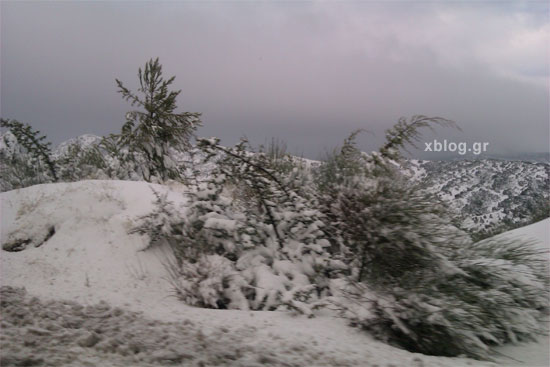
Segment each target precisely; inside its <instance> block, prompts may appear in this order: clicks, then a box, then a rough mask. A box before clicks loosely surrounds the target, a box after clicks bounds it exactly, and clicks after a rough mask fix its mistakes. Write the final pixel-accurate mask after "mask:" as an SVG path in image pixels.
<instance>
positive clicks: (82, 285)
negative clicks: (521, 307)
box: [0, 181, 550, 366]
mask: <svg viewBox="0 0 550 367" xmlns="http://www.w3.org/2000/svg"><path fill="white" fill-rule="evenodd" d="M151 188H153V189H154V190H156V191H157V192H159V193H167V194H168V198H169V199H170V200H172V201H173V202H174V203H175V204H176V205H184V204H185V199H184V196H183V195H182V194H183V193H184V192H185V187H183V186H178V185H173V186H171V187H168V186H159V185H151V184H147V183H143V182H123V181H83V182H78V183H60V184H49V185H37V186H33V187H29V188H25V189H21V190H14V191H10V192H6V193H2V194H0V204H1V210H0V215H1V240H2V244H4V243H9V242H12V243H13V242H14V241H16V240H26V239H29V238H33V239H35V240H36V239H42V240H43V239H45V238H48V234H51V233H52V230H51V229H52V228H53V229H54V230H55V233H54V234H53V236H51V237H50V238H49V239H48V240H47V241H45V242H44V243H42V244H41V245H40V246H39V247H35V246H34V245H35V244H38V243H40V242H41V241H37V242H36V243H31V244H29V245H28V246H27V248H26V249H25V250H23V251H19V252H7V251H1V258H0V265H1V268H0V275H1V277H0V279H1V280H0V285H2V286H12V287H25V289H26V291H27V292H28V296H24V295H22V294H20V293H17V291H13V290H9V291H7V293H6V292H4V293H3V295H2V296H3V299H12V300H13V302H15V303H17V304H23V305H25V307H26V308H28V309H44V310H46V311H44V312H46V313H43V314H44V315H46V314H47V312H50V313H51V314H55V315H58V314H59V315H58V317H57V316H56V317H55V318H54V319H55V320H61V321H60V322H61V324H60V325H61V326H63V322H65V321H66V319H67V318H69V316H70V315H72V316H71V317H81V318H86V313H84V314H83V313H82V312H80V313H78V312H77V311H74V312H77V316H75V315H73V314H72V313H71V312H73V311H71V312H69V311H67V312H66V313H67V315H66V316H63V310H65V308H67V310H69V309H71V310H72V309H73V308H74V309H75V310H77V309H78V308H79V306H78V304H81V305H84V306H90V305H95V306H90V307H87V308H84V310H88V311H87V312H88V313H89V314H90V315H91V316H90V317H88V318H87V319H86V320H88V319H89V320H97V319H98V318H97V317H96V316H97V314H98V313H99V314H101V315H104V317H108V318H109V320H111V322H114V323H116V325H115V326H116V327H115V329H113V330H111V329H109V330H100V329H101V327H103V326H104V325H103V326H101V325H99V326H98V324H97V321H95V323H94V322H92V323H90V322H91V321H83V323H84V324H83V325H85V326H84V327H87V328H89V329H87V330H84V331H83V332H82V334H78V335H76V334H75V335H74V338H73V337H67V335H68V334H67V332H68V331H67V330H69V329H67V330H65V329H63V330H65V334H63V335H65V339H67V343H69V345H68V346H67V345H64V344H63V345H62V344H55V343H54V344H52V342H51V340H53V339H55V340H57V339H59V340H65V339H63V338H58V337H59V335H57V334H55V333H61V331H59V330H58V328H59V327H60V326H59V325H57V326H56V324H55V322H54V323H53V324H52V321H51V319H49V318H48V317H46V316H40V318H38V319H37V320H35V321H32V320H33V319H32V317H31V316H29V317H30V321H29V322H30V324H29V325H19V324H17V322H19V321H17V320H19V319H18V318H17V317H18V316H17V311H16V310H14V309H13V307H12V309H9V310H7V311H5V312H6V315H7V316H9V317H5V316H4V315H2V316H3V320H8V321H6V322H7V324H5V325H4V321H3V332H2V334H5V335H2V336H1V341H2V355H3V356H4V355H5V354H6V352H7V350H8V349H11V348H13V349H14V350H15V351H11V350H10V352H13V353H15V354H14V355H16V357H17V356H18V357H21V355H22V354H25V353H30V351H31V350H32V351H33V353H35V352H36V351H37V350H40V352H41V353H42V358H43V359H44V360H45V361H49V363H50V365H75V366H78V365H86V364H97V365H101V366H108V365H112V366H124V365H136V366H148V365H164V364H170V363H172V364H173V363H182V364H183V365H197V366H199V365H205V366H206V365H216V364H218V365H230V366H255V365H272V366H285V365H287V366H375V365H377V366H491V365H495V364H492V363H488V362H480V361H474V360H469V359H465V358H442V357H432V356H425V355H421V354H413V353H409V352H407V351H404V350H401V349H397V348H394V347H391V346H388V345H386V344H384V343H381V342H378V341H375V340H374V339H373V338H372V337H370V336H369V335H368V334H366V333H364V332H362V331H360V330H358V329H355V328H351V327H349V326H348V325H347V324H346V321H345V320H343V319H340V318H337V317H335V316H334V315H332V314H330V313H329V312H325V313H323V314H321V315H318V316H317V317H315V318H311V319H310V318H306V317H303V316H297V315H293V314H291V313H287V312H264V311H255V312H249V311H236V310H211V309H200V308H193V307H188V306H186V305H184V304H182V303H181V302H180V301H178V300H177V299H176V298H175V297H172V293H171V287H170V284H169V282H168V281H167V280H166V271H165V268H164V266H163V262H165V261H166V257H167V256H169V255H168V252H166V251H163V250H162V249H161V248H156V249H149V250H147V251H142V249H143V248H144V247H145V245H146V243H147V241H146V240H145V239H144V238H142V237H140V236H139V235H137V234H131V235H129V234H128V230H129V229H130V228H131V227H132V225H133V220H134V219H135V218H136V217H138V216H139V215H143V214H146V213H148V212H149V211H150V210H151V209H152V208H153V205H152V202H153V201H154V199H155V196H154V194H153V191H152V190H151ZM549 230H550V220H545V221H543V222H540V223H536V224H534V225H532V226H528V227H525V228H521V229H518V230H515V231H512V232H510V233H507V234H505V235H517V236H526V235H529V236H531V237H534V238H535V239H536V240H537V241H538V246H541V247H544V248H550V239H549V233H548V232H549ZM10 292H11V293H10ZM33 296H36V297H38V299H34V300H33V299H32V297H33ZM25 297H26V298H25ZM60 300H67V301H70V302H65V303H63V302H60ZM100 301H105V302H106V304H100V305H98V302H100ZM71 302H77V303H78V304H75V303H71ZM107 305H108V306H107ZM33 307H34V308H33ZM64 307H65V308H64ZM115 308H119V309H120V310H118V311H114V310H115ZM10 310H11V311H10ZM106 310H107V311H106ZM109 310H110V311H109ZM133 312H141V314H137V315H136V314H134V313H133ZM106 313H107V314H108V316H105V315H106ZM41 315H42V313H41ZM25 317H26V316H25ZM25 317H23V319H25ZM10 320H11V321H10ZM14 320H15V321H14ZM25 320H26V319H25ZM63 320H64V321H63ZM83 320H84V319H83ZM33 322H34V324H33ZM87 322H88V323H87ZM182 323H183V324H182ZM15 324H17V327H16V328H15V327H14V325H15ZM52 325H53V326H52ZM86 325H87V326H86ZM181 325H184V326H185V325H188V327H182V326H181ZM6 326H9V327H8V328H6ZM48 327H49V328H51V329H54V330H49V329H47V328H48ZM96 329H97V330H100V331H102V333H100V334H98V333H97V332H96V331H97V330H96ZM70 330H73V329H70ZM70 330H69V331H70ZM94 330H96V331H94ZM184 330H186V331H184ZM71 332H72V331H71ZM41 333H42V334H41ZM52 333H53V334H55V335H57V336H56V337H49V336H50V335H53V334H52ZM86 333H87V334H86ZM94 333H95V336H94ZM136 334H139V335H143V337H144V338H149V339H147V340H145V341H142V344H143V343H144V345H146V346H147V345H149V349H147V348H146V347H143V348H142V350H141V352H138V353H134V354H132V355H129V354H128V350H129V349H128V348H130V349H131V345H130V344H128V343H127V345H126V344H124V343H125V342H126V341H127V340H133V339H132V337H131V336H132V335H136ZM29 335H33V338H34V342H35V344H36V343H39V344H40V340H42V339H40V338H41V337H44V340H46V338H45V336H47V337H48V338H47V340H48V343H50V344H47V345H46V344H45V345H43V346H41V348H38V349H37V347H36V345H34V346H33V345H25V344H22V345H17V340H19V339H21V340H25V341H27V339H28V338H29ZM37 335H38V336H37ZM71 335H72V334H71ZM96 337H97V338H99V340H95V343H94V342H93V341H94V340H93V339H94V338H96ZM153 337H155V338H156V339H155V338H153ZM10 338H11V340H10ZM37 338H38V339H37ZM151 338H152V339H151ZM31 339H32V338H31ZM72 339H74V343H73V341H72ZM157 339H158V340H162V342H158V340H157ZM37 340H38V341H37ZM88 342H89V343H88ZM70 343H73V344H70ZM109 343H111V344H117V343H122V344H124V345H121V346H119V347H116V346H115V347H109V345H110V344H109ZM147 343H149V344H147ZM20 344H21V343H20ZM30 344H32V343H30ZM89 344H92V346H89ZM182 345H183V347H184V349H186V350H185V352H182V351H181V347H182ZM547 346H548V338H543V339H541V341H540V342H539V343H531V344H528V345H521V346H506V347H504V348H502V349H501V350H500V352H501V353H502V354H503V355H507V356H509V357H512V358H513V359H510V358H507V357H499V358H500V359H499V362H498V364H497V365H504V364H507V365H518V366H519V365H524V366H548V365H549V363H548V349H546V348H547ZM153 347H154V348H153ZM178 347H180V349H178ZM109 348H111V349H109ZM151 348H153V349H154V350H155V353H157V355H156V356H157V357H154V358H153V357H152V356H151ZM60 350H69V351H70V353H72V354H71V356H66V358H65V359H62V358H61V359H60V358H58V359H55V355H56V353H58V354H59V353H62V352H60ZM63 353H65V352H63ZM67 353H68V352H67ZM170 353H171V354H170ZM178 353H179V354H178ZM167 356H168V357H167ZM170 356H172V357H173V358H172V359H171V357H170ZM174 356H175V357H174ZM184 356H185V357H184ZM213 356H215V357H216V358H214V357H213ZM223 356H226V358H225V359H224V357H223ZM58 357H59V356H58ZM14 358H15V357H14ZM71 358H72V359H71ZM155 358H156V359H155ZM212 358H214V359H212ZM54 360H55V361H54ZM184 360H185V363H184V362H183V361H184ZM52 361H54V362H55V363H54V362H52ZM178 361H179V362H178ZM216 361H217V362H216ZM9 363H16V362H13V361H12V362H10V360H2V365H9ZM44 364H45V365H48V363H46V362H44Z"/></svg>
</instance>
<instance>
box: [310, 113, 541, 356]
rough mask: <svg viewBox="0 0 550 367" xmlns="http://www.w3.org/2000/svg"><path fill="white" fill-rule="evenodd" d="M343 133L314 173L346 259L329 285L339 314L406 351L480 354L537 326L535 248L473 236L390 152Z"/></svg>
mask: <svg viewBox="0 0 550 367" xmlns="http://www.w3.org/2000/svg"><path fill="white" fill-rule="evenodd" d="M413 121H415V120H414V119H413ZM401 130H402V131H410V130H407V129H406V127H405V126H401ZM390 137H391V138H392V139H393V140H394V141H399V139H398V138H397V135H395V134H390ZM353 138H354V135H352V136H351V137H350V139H348V140H347V141H346V142H345V144H344V146H343V148H342V149H341V151H340V152H338V153H337V154H335V156H334V157H333V158H332V159H331V160H330V161H329V164H327V165H326V166H321V168H320V169H319V171H318V173H317V174H318V176H319V178H318V179H317V180H316V182H318V183H319V192H320V202H321V205H320V208H321V210H322V211H323V212H324V213H325V215H326V216H327V217H328V218H330V226H331V232H330V233H332V234H333V236H331V240H333V241H335V240H337V241H339V243H340V244H341V248H342V249H344V251H342V257H343V259H344V260H345V262H346V264H348V266H349V267H350V276H349V277H346V278H344V279H339V280H338V281H337V282H333V285H332V287H331V289H332V293H333V301H334V302H335V304H337V305H338V307H339V308H340V309H341V310H342V311H343V314H344V315H345V316H346V317H349V318H350V319H351V320H352V322H353V323H354V324H356V325H359V326H361V327H363V328H365V329H368V330H370V331H371V332H373V333H374V334H375V335H377V336H379V337H380V338H382V339H384V340H387V341H391V342H393V343H395V344H397V345H400V346H402V347H405V348H407V349H409V350H411V351H417V352H422V353H428V354H438V355H448V356H456V355H459V354H466V355H469V356H471V357H477V358H487V357H488V350H489V347H490V345H493V344H502V343H505V342H508V341H514V340H516V339H517V340H521V339H528V338H533V337H535V336H536V335H538V333H541V332H543V331H544V328H543V327H541V326H540V325H541V324H540V323H538V319H539V318H540V317H541V311H545V310H547V309H548V291H547V284H548V273H547V268H545V266H546V263H545V261H540V260H539V258H538V256H540V254H537V253H536V251H533V250H529V246H528V245H524V244H521V243H518V242H515V243H506V242H504V241H502V240H500V241H496V240H495V241H494V242H493V243H477V244H476V243H474V242H473V241H472V240H471V238H470V237H469V236H468V235H467V234H466V233H465V232H462V231H460V230H459V229H457V228H456V227H454V226H453V225H452V219H451V218H449V217H448V215H447V214H446V213H447V211H446V208H445V207H444V206H443V205H442V204H441V203H440V202H438V201H437V200H435V199H434V198H433V197H430V196H429V195H426V194H424V193H422V191H420V190H418V189H417V188H415V187H414V186H411V185H410V183H408V182H407V181H406V180H404V178H403V177H402V176H401V174H400V173H399V171H398V170H396V169H395V168H394V167H396V165H397V164H398V163H399V162H398V160H399V155H398V153H396V152H390V153H391V154H388V150H386V151H384V150H381V152H380V153H373V154H371V155H366V154H364V153H361V152H360V151H359V150H358V149H357V148H355V146H354V143H353ZM405 140H406V139H401V141H405ZM385 147H389V145H386V146H385ZM393 148H397V147H393ZM387 149H389V148H387ZM518 274H520V275H518Z"/></svg>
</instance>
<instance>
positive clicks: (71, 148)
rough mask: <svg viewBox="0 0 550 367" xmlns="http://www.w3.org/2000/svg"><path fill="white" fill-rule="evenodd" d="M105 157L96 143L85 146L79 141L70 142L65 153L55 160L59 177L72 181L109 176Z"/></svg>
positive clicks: (62, 179)
mask: <svg viewBox="0 0 550 367" xmlns="http://www.w3.org/2000/svg"><path fill="white" fill-rule="evenodd" d="M105 158H106V156H105V155H104V154H103V153H102V151H101V150H100V149H99V146H98V145H96V144H92V145H89V146H84V147H83V146H82V145H81V144H79V143H78V142H74V143H72V144H69V145H68V147H67V149H66V151H65V152H64V154H63V155H61V156H60V157H59V158H58V159H56V160H55V165H56V167H57V171H58V173H59V179H60V180H61V181H65V182H72V181H79V180H86V179H105V178H109V175H108V174H107V171H108V165H107V161H106V159H105Z"/></svg>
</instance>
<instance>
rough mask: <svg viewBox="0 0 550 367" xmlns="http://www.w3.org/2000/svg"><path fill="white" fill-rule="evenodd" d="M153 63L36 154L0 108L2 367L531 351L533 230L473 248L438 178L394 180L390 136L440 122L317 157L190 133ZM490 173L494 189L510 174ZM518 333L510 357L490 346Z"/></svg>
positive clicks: (543, 290) (398, 161)
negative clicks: (106, 124)
mask: <svg viewBox="0 0 550 367" xmlns="http://www.w3.org/2000/svg"><path fill="white" fill-rule="evenodd" d="M161 69H162V68H161V66H160V64H159V63H158V59H157V60H150V61H149V62H148V63H147V64H146V66H145V69H144V71H142V70H141V69H140V71H139V74H138V75H139V79H140V85H141V88H140V89H139V90H138V92H139V93H137V94H135V93H133V92H132V91H130V90H128V89H127V88H126V87H124V85H123V84H122V82H120V81H118V80H117V85H118V87H119V92H120V93H121V94H122V96H123V98H124V99H126V100H128V101H129V102H131V104H132V105H133V106H136V107H137V109H136V110H132V111H130V112H128V113H127V114H126V122H125V123H124V125H123V127H122V130H121V132H120V133H119V134H111V135H109V136H108V137H104V138H99V139H96V138H94V137H93V136H87V137H83V138H80V139H77V140H75V141H73V142H72V143H67V144H65V145H63V146H62V147H60V148H59V149H58V150H57V151H52V150H51V149H50V144H49V143H46V142H45V141H44V140H45V137H43V136H40V134H39V132H37V131H34V130H33V129H32V128H31V127H30V126H29V125H26V124H22V123H20V122H18V121H16V120H5V119H2V120H1V123H2V127H6V128H8V129H9V131H8V132H7V133H6V134H4V135H3V136H2V145H1V146H0V155H1V158H2V160H3V165H2V166H1V173H2V180H1V181H0V183H1V186H2V190H3V191H5V192H3V193H2V194H0V195H1V196H0V200H1V202H2V222H1V226H2V227H1V246H2V251H1V255H2V256H1V272H2V274H1V275H2V277H1V279H2V281H1V286H2V289H1V292H2V294H1V295H2V300H1V306H2V334H1V343H2V344H1V347H2V364H3V365H13V366H19V365H52V366H54V365H55V366H57V365H102V366H103V365H117V366H118V365H135V366H147V365H197V366H208V365H230V366H231V365H235V366H254V365H273V366H324V365H325V366H382V365H384V366H432V365H433V366H461V365H476V366H483V365H492V363H493V362H495V363H497V364H500V365H501V364H506V363H509V362H512V363H515V364H517V363H522V361H524V362H525V363H540V361H547V359H544V357H541V353H539V352H538V351H539V349H538V348H539V347H540V346H544V344H545V343H547V340H548V339H547V334H548V328H547V317H548V311H549V306H550V305H549V298H548V297H549V288H548V287H549V282H550V281H549V273H548V265H549V261H548V239H547V237H546V238H545V239H543V240H542V244H541V241H540V239H539V237H540V235H539V236H538V237H536V238H535V239H529V238H526V237H525V236H523V235H519V236H512V235H506V234H504V235H501V236H497V237H490V238H486V239H484V240H482V241H478V239H479V236H476V237H477V238H473V237H472V236H471V233H468V232H467V231H465V230H464V229H465V228H463V227H464V226H463V225H462V224H461V220H460V217H457V212H456V210H453V209H452V208H450V207H449V204H448V203H445V202H444V201H442V200H440V198H439V197H438V195H437V194H438V193H439V194H441V193H443V194H446V193H447V191H449V190H451V191H452V193H453V195H458V193H455V192H454V189H449V188H448V187H447V186H446V188H443V187H441V188H440V189H438V190H437V192H435V193H434V192H432V191H433V190H432V191H430V190H428V189H426V187H425V186H424V187H423V186H422V185H421V184H419V182H418V181H417V180H416V181H415V179H411V177H410V175H407V174H404V171H403V167H404V164H405V161H404V159H403V155H402V153H401V149H402V148H404V146H406V145H408V144H412V145H414V144H415V142H418V141H419V139H420V133H419V131H420V130H421V129H424V128H432V127H433V126H436V125H440V126H447V127H454V126H455V124H454V122H452V121H449V120H446V119H444V118H440V117H426V116H413V117H411V118H410V119H405V118H402V119H400V120H399V121H398V122H397V123H396V124H395V125H394V126H393V127H392V128H390V129H388V130H387V133H386V142H385V143H384V145H383V146H382V147H381V148H380V149H379V151H377V152H372V153H370V154H366V153H364V152H361V151H360V150H359V149H358V148H357V147H356V144H355V138H356V136H357V134H358V133H359V131H356V132H353V133H352V134H350V135H349V137H348V138H347V139H345V140H344V142H343V144H342V146H341V147H340V148H339V149H336V150H335V151H334V152H333V153H332V154H331V155H330V156H329V157H327V159H326V160H325V161H323V162H311V161H307V160H303V159H298V158H296V157H292V156H290V155H289V154H287V153H286V151H285V149H284V148H283V147H282V146H281V145H278V144H272V145H271V146H269V147H262V148H260V149H256V150H254V149H253V148H252V147H251V145H250V144H249V142H248V141H247V140H246V139H242V140H241V142H240V143H239V144H237V145H236V146H234V147H226V146H223V145H221V144H220V142H219V140H218V139H217V138H209V139H197V142H196V145H194V146H193V145H192V144H191V140H190V138H191V137H192V136H193V134H194V131H195V129H196V128H197V126H200V124H201V121H200V114H199V113H190V112H183V113H177V112H175V109H176V104H175V100H176V97H177V95H178V94H179V93H180V92H179V91H169V89H168V86H169V85H170V84H171V83H172V81H173V80H174V78H170V79H167V80H166V79H164V78H163V77H162V73H161ZM413 170H414V175H413V176H414V177H416V178H417V177H419V176H421V173H422V172H421V170H420V169H419V168H418V167H416V168H414V169H413ZM482 171H483V170H481V169H480V170H477V171H476V172H477V173H476V174H475V177H476V180H477V177H478V176H479V175H478V173H480V172H481V173H480V174H483V172H482ZM405 173H406V171H405ZM544 173H545V174H546V176H544V175H543V176H544V177H539V178H540V179H541V180H542V182H545V181H544V180H547V179H548V175H547V172H544ZM503 174H504V173H503ZM496 176H497V177H496V178H495V177H493V183H494V185H497V186H498V187H500V186H503V187H506V190H507V191H506V192H505V193H508V194H509V195H515V193H516V191H515V190H516V188H517V187H516V186H518V185H520V184H521V185H522V184H523V182H524V180H523V179H521V180H520V181H521V182H520V181H518V182H517V183H514V181H510V180H508V181H506V182H502V180H501V179H500V178H502V175H500V176H499V175H498V174H497V175H496ZM483 180H485V178H483V179H481V178H480V179H479V180H478V181H479V182H481V181H483ZM533 182H534V184H533ZM537 182H538V181H536V180H535V181H528V182H527V186H529V187H532V186H533V185H534V186H537V185H538V183H537ZM499 185H500V186H499ZM510 185H511V186H513V187H510ZM521 185H520V186H521ZM535 188H536V187H535ZM520 190H522V194H521V195H520V196H519V197H520V199H518V200H520V202H521V200H522V195H523V192H524V191H525V190H524V189H523V186H521V188H520ZM476 192H481V191H480V190H477V191H475V192H474V191H470V193H471V194H472V195H469V194H468V195H469V196H470V197H475V200H474V201H473V202H470V204H475V205H478V204H479V203H478V202H481V203H483V201H484V200H485V199H484V197H483V196H479V195H481V194H479V195H478V194H476ZM508 194H506V195H508ZM528 195H530V194H528ZM542 199H543V201H544V200H546V199H545V197H544V195H543V196H542ZM512 201H513V202H514V203H518V201H517V200H515V199H514V200H512ZM526 202H527V203H530V202H529V201H526ZM464 207H466V205H465V206H464ZM491 208H492V207H491ZM455 209H456V208H455ZM526 210H527V212H528V213H530V215H531V216H532V217H531V220H534V219H535V218H538V217H539V216H540V217H544V216H545V215H546V214H547V213H546V212H545V211H544V210H545V209H544V208H543V209H541V210H540V211H539V210H538V209H537V208H532V207H528V208H526ZM512 212H513V213H515V211H512ZM520 212H522V210H520ZM541 214H542V215H541ZM516 224H517V223H516ZM536 226H537V227H536V228H537V230H536V231H538V230H539V229H538V228H539V226H540V224H536ZM543 226H545V228H546V229H547V228H548V220H546V221H545V222H543ZM533 228H535V227H533ZM546 236H547V232H546ZM529 342H531V344H528V345H529V348H531V350H536V351H537V352H536V353H531V354H532V355H531V356H530V357H529V358H528V359H526V358H524V357H525V356H524V355H522V350H523V349H521V348H519V347H518V348H519V349H506V348H510V345H514V346H518V345H520V344H519V343H529ZM535 342H537V343H538V344H534V343H535ZM508 351H509V352H508ZM546 352H547V349H544V353H546ZM507 353H512V354H513V356H512V355H508V356H507ZM533 355H536V356H537V357H536V358H535V359H534V358H533ZM542 355H544V354H542ZM539 357H540V358H539ZM543 363H545V362H543Z"/></svg>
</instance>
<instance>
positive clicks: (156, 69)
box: [113, 58, 201, 181]
mask: <svg viewBox="0 0 550 367" xmlns="http://www.w3.org/2000/svg"><path fill="white" fill-rule="evenodd" d="M138 79H139V84H140V87H139V89H138V92H139V93H141V94H142V96H139V95H138V94H136V93H134V92H132V91H130V90H129V89H128V88H126V87H125V86H124V85H123V84H122V82H121V81H120V80H118V79H116V83H117V86H118V88H119V90H118V91H119V93H120V94H122V97H123V98H124V99H125V100H126V101H129V102H130V103H131V105H132V106H138V107H140V108H141V110H133V111H130V112H128V113H127V114H126V122H125V123H124V125H123V127H122V132H121V134H119V135H116V136H114V137H113V138H114V139H116V143H117V144H118V145H120V146H122V147H126V148H127V152H124V151H123V150H121V152H124V153H126V154H128V155H130V157H131V158H129V159H131V160H133V161H140V160H141V161H143V165H141V166H140V167H139V168H140V171H141V174H142V176H143V178H144V179H145V180H146V181H151V180H152V178H153V177H156V178H157V179H159V180H161V181H165V180H167V179H175V178H179V177H180V175H179V171H178V170H177V169H176V164H175V162H174V159H173V158H172V156H171V152H170V148H173V147H178V148H180V149H189V148H190V147H191V145H190V144H191V143H190V139H191V138H192V137H193V134H194V132H195V130H196V129H197V127H198V126H200V125H201V121H200V115H201V114H200V113H195V112H182V113H176V112H175V110H176V108H177V105H176V98H177V96H178V95H179V94H180V93H181V90H177V91H170V90H169V89H168V88H169V86H170V85H171V84H172V83H173V82H174V79H175V77H174V76H173V77H171V78H169V79H164V77H163V76H162V66H161V64H160V63H159V59H158V58H156V59H155V60H153V59H151V60H149V61H148V62H147V63H146V64H145V68H144V69H143V70H142V69H141V68H139V71H138ZM136 156H141V157H136Z"/></svg>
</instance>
